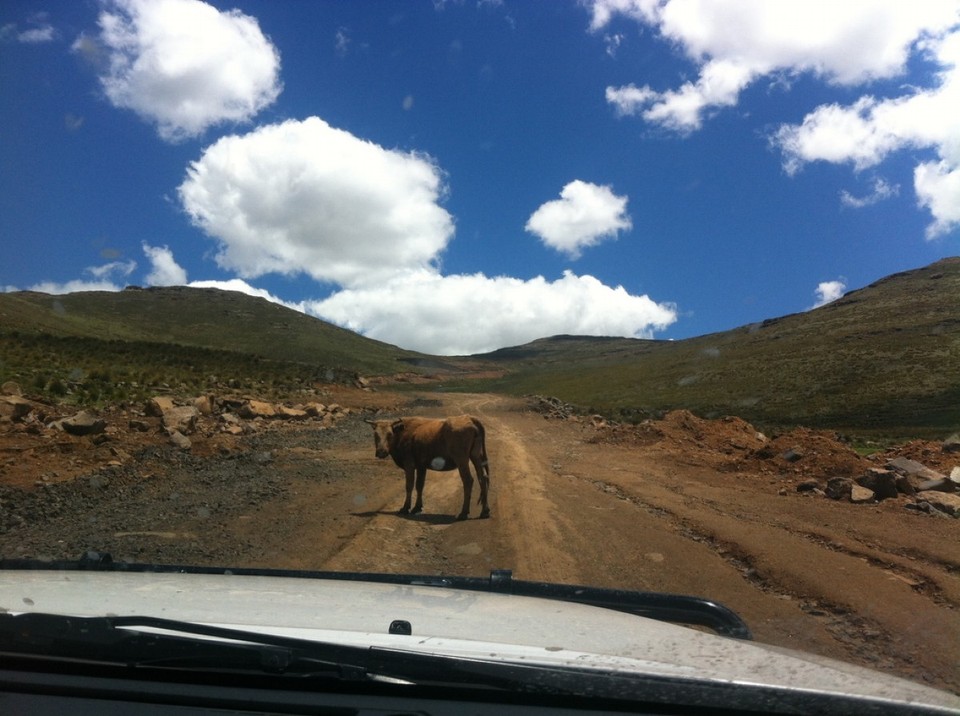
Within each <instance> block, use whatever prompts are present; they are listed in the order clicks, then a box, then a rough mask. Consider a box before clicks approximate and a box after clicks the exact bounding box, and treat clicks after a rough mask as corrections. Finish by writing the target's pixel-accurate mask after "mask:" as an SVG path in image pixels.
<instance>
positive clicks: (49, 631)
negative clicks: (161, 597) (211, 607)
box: [0, 613, 366, 679]
mask: <svg viewBox="0 0 960 716" xmlns="http://www.w3.org/2000/svg"><path fill="white" fill-rule="evenodd" d="M158 630H159V631H158ZM365 652H366V649H362V648H359V647H351V646H343V645H338V644H329V643H326V642H313V641H308V640H302V639H293V638H288V637H282V636H274V635H270V634H261V633H257V632H248V631H243V630H238V629H228V628H223V627H215V626H209V625H206V624H195V623H192V622H185V621H177V620H173V619H162V618H158V617H150V616H123V617H120V616H114V617H71V616H62V615H59V614H42V613H25V614H18V615H10V614H0V653H6V654H18V655H22V656H34V657H44V658H55V659H67V660H71V661H86V662H100V663H114V664H122V665H125V666H130V667H158V668H190V669H203V668H211V669H217V670H224V671H226V670H250V671H257V672H260V673H266V674H291V675H293V674H296V675H310V676H324V675H327V676H332V677H335V678H349V679H356V678H364V677H365V670H366V664H365V659H364V657H365Z"/></svg>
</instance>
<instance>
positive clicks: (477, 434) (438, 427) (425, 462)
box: [391, 415, 483, 469]
mask: <svg viewBox="0 0 960 716" xmlns="http://www.w3.org/2000/svg"><path fill="white" fill-rule="evenodd" d="M402 420H403V430H402V431H401V432H400V435H399V436H398V439H397V441H396V443H395V445H394V448H393V450H391V452H392V453H393V457H394V460H395V461H396V462H397V464H400V465H402V464H404V463H407V462H408V461H410V462H412V463H413V464H414V465H416V466H417V467H431V464H430V463H431V462H433V460H434V458H437V457H443V458H446V459H448V460H455V461H464V460H466V459H467V458H468V457H469V454H470V452H471V450H472V448H473V445H474V443H475V442H476V441H477V439H478V438H481V437H482V434H483V433H482V430H483V428H482V427H480V428H479V429H478V426H477V423H478V422H479V421H477V420H476V418H473V417H471V416H470V415H456V416H453V417H450V418H421V417H408V418H402ZM450 467H451V468H452V467H453V465H452V464H451V465H450ZM448 469H449V468H448Z"/></svg>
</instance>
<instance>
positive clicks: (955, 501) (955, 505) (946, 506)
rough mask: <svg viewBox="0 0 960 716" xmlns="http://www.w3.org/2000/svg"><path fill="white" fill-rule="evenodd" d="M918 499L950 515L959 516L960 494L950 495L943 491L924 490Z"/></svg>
mask: <svg viewBox="0 0 960 716" xmlns="http://www.w3.org/2000/svg"><path fill="white" fill-rule="evenodd" d="M918 499H919V500H921V501H923V502H927V503H929V504H930V506H931V507H934V508H935V509H937V510H940V512H945V513H946V514H948V515H950V516H951V517H960V495H951V494H947V493H945V492H926V493H924V495H923V497H919V498H918Z"/></svg>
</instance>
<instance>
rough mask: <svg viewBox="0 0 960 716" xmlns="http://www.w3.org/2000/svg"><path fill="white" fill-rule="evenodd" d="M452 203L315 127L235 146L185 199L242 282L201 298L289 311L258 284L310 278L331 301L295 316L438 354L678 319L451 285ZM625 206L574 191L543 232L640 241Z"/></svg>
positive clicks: (193, 174) (587, 298)
mask: <svg viewBox="0 0 960 716" xmlns="http://www.w3.org/2000/svg"><path fill="white" fill-rule="evenodd" d="M446 193H447V186H446V176H445V174H444V172H443V171H442V169H441V168H440V167H438V166H437V165H436V163H435V162H434V160H433V159H432V158H430V157H429V156H427V155H424V154H421V153H417V152H405V151H399V150H396V149H386V148H384V147H381V146H379V145H377V144H375V143H373V142H370V141H366V140H363V139H360V138H358V137H356V136H354V135H352V134H350V133H349V132H346V131H344V130H341V129H336V128H334V127H331V126H330V125H328V124H327V123H326V122H324V121H323V120H321V119H319V118H317V117H310V118H308V119H305V120H303V121H294V120H290V121H287V122H284V123H282V124H276V125H269V126H264V127H260V128H258V129H256V130H254V131H252V132H250V133H248V134H246V135H243V136H229V137H224V138H222V139H220V140H219V141H217V142H216V143H214V144H213V145H211V146H210V147H208V148H207V149H206V150H204V152H203V153H202V155H201V157H200V158H199V159H198V160H197V161H195V162H193V163H192V164H191V165H190V167H189V170H188V172H187V177H186V179H185V180H184V182H183V183H182V184H181V186H180V188H179V195H180V200H181V203H182V204H183V207H184V209H185V210H186V212H187V214H188V215H189V216H190V217H191V219H192V221H193V222H194V223H195V224H196V225H197V226H199V227H201V228H202V229H203V230H204V232H206V233H207V234H208V235H209V236H210V237H211V238H212V239H214V240H215V241H216V242H217V244H218V246H219V251H218V253H217V256H216V260H217V262H218V264H219V265H220V266H221V267H222V268H224V269H226V270H228V271H231V272H234V273H236V274H237V275H238V276H239V278H237V279H235V281H234V282H232V284H233V285H231V286H228V285H227V284H225V283H224V282H213V283H209V282H198V281H192V282H191V283H190V285H191V286H203V285H214V286H217V287H220V288H230V289H231V290H241V291H243V292H245V293H251V294H252V295H262V296H263V297H264V298H268V299H269V300H274V301H277V299H276V297H272V296H270V295H268V294H267V295H264V294H263V293H261V292H259V289H256V288H254V287H253V286H252V285H251V284H250V283H249V282H248V280H250V279H255V278H256V277H258V276H262V275H265V274H268V273H280V274H285V275H291V276H292V275H297V274H305V275H307V276H309V277H311V278H313V279H315V280H316V281H318V282H321V283H324V284H327V285H332V287H333V291H332V293H331V294H330V295H329V296H328V297H327V298H324V299H322V300H312V301H304V302H301V303H299V304H297V305H295V306H294V305H291V304H284V305H288V306H289V307H292V308H297V309H298V310H303V311H305V312H307V313H309V314H311V315H314V316H317V317H319V318H322V319H324V320H327V321H331V322H333V323H337V324H339V325H342V326H345V327H347V328H349V329H351V330H354V331H357V332H359V333H362V334H364V335H366V336H369V337H371V338H375V339H378V340H382V341H386V342H389V343H393V344H395V345H399V346H402V347H404V348H411V349H415V350H420V351H423V352H426V353H432V354H468V353H476V352H483V351H488V350H493V349H495V348H500V347H503V346H505V345H516V344H520V343H525V342H527V341H529V340H532V339H534V338H540V337H543V336H546V335H551V334H554V333H577V334H589V335H619V336H649V335H650V334H651V333H652V332H653V331H655V330H659V329H662V328H664V327H666V326H668V325H670V324H671V323H673V322H674V321H675V320H676V310H675V309H674V308H673V306H671V305H669V304H658V303H656V302H654V301H653V300H651V299H650V298H648V297H647V296H635V295H631V294H629V293H628V292H627V291H626V290H625V289H623V288H622V287H615V288H614V287H609V286H605V285H604V284H602V283H601V282H600V281H598V280H597V279H595V278H593V277H591V276H575V275H573V274H569V273H568V274H565V275H564V276H563V277H562V278H559V279H557V280H556V281H548V280H546V279H544V278H542V277H538V278H535V279H531V280H521V279H516V278H510V277H495V278H490V277H487V276H484V275H483V274H464V275H447V276H445V275H443V274H442V273H441V270H440V264H441V261H440V259H441V256H442V253H443V251H444V249H445V248H446V247H447V245H448V243H449V242H450V241H451V240H452V239H453V236H454V228H455V227H454V220H453V217H452V216H451V215H450V214H449V213H448V212H447V211H446V209H444V207H443V206H442V202H443V200H444V198H445V196H446ZM626 202H627V200H626V198H625V197H618V196H616V195H615V194H613V192H612V191H611V190H610V189H609V187H602V186H596V185H592V184H587V183H586V182H571V184H569V185H568V186H567V187H566V188H565V189H564V194H563V196H562V197H561V199H560V200H559V202H558V203H559V205H560V206H559V207H557V208H558V209H559V211H552V210H548V209H546V208H545V207H546V206H549V204H548V205H545V207H541V209H540V210H538V212H536V213H535V215H534V216H535V217H537V216H539V219H537V220H534V217H531V223H532V224H533V225H534V226H536V227H537V231H538V232H540V235H541V236H543V237H544V241H547V242H548V243H551V245H553V246H554V247H555V248H558V249H560V250H563V251H567V252H577V251H579V250H580V249H582V248H583V247H584V246H588V245H591V244H592V243H595V242H596V241H599V240H601V239H602V238H606V237H607V236H612V235H615V234H616V232H617V231H620V230H622V229H625V228H629V226H630V220H629V217H628V216H627V215H626V212H625V209H626ZM541 220H542V221H541ZM171 260H172V257H171ZM277 302H280V301H277Z"/></svg>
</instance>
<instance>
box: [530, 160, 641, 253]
mask: <svg viewBox="0 0 960 716" xmlns="http://www.w3.org/2000/svg"><path fill="white" fill-rule="evenodd" d="M631 227H632V223H631V220H630V216H629V215H628V214H627V197H625V196H617V195H616V194H614V193H613V190H612V189H611V188H610V187H609V186H599V185H597V184H591V183H589V182H585V181H580V180H579V179H577V180H574V181H572V182H570V183H569V184H567V185H566V186H565V187H563V189H562V190H561V192H560V198H559V199H554V200H552V201H548V202H546V203H545V204H543V205H542V206H540V208H538V209H537V210H536V211H535V212H533V214H532V215H531V216H530V218H529V219H528V220H527V224H526V226H525V228H526V230H527V231H529V232H530V233H532V234H535V235H537V236H539V237H540V239H541V241H543V243H544V244H546V245H547V246H549V247H551V248H553V249H556V250H557V251H560V252H562V253H565V254H567V255H568V256H569V257H570V258H572V259H576V258H578V257H579V256H580V254H581V252H582V251H583V249H584V248H586V247H589V246H594V245H596V244H598V243H599V242H601V241H603V240H605V239H611V238H615V237H616V236H617V234H618V233H619V232H620V231H627V230H629V229H630V228H631Z"/></svg>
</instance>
